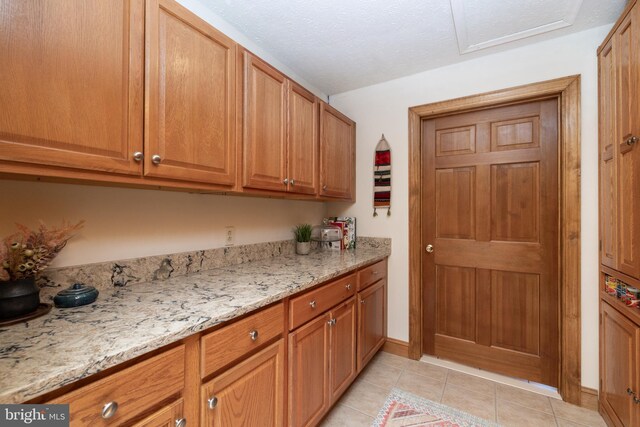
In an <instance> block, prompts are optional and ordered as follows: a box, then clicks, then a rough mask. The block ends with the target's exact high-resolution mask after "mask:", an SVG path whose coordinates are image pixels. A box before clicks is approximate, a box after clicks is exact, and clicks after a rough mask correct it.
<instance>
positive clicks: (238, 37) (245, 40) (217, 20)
mask: <svg viewBox="0 0 640 427" xmlns="http://www.w3.org/2000/svg"><path fill="white" fill-rule="evenodd" d="M177 1H178V3H180V4H182V5H183V6H184V7H186V8H187V9H189V10H190V11H192V12H193V13H195V14H196V15H198V16H199V17H200V18H202V19H204V20H205V21H207V22H208V23H209V24H211V25H212V26H213V27H214V28H216V29H217V30H218V31H220V32H222V33H224V34H225V35H227V37H230V38H232V39H233V40H235V41H236V42H237V43H238V44H240V45H242V46H244V47H245V48H246V49H249V50H250V51H251V52H253V53H255V54H256V55H258V56H259V57H260V58H262V59H264V60H265V61H267V62H268V63H269V64H271V65H272V66H274V67H275V68H277V69H278V70H280V71H282V72H283V73H284V74H286V75H287V76H289V77H290V78H292V79H293V80H295V81H296V82H298V83H299V84H301V85H302V86H304V87H305V88H307V89H308V90H310V91H311V92H313V93H314V94H315V95H316V96H317V97H318V98H321V99H323V100H325V101H326V100H327V95H326V94H325V93H324V92H322V91H321V90H320V89H318V88H317V87H315V86H314V85H313V84H311V83H309V82H308V81H306V80H305V79H303V78H302V77H301V76H300V75H298V73H296V72H295V71H293V70H292V69H291V68H289V67H288V66H286V65H284V64H283V63H282V62H280V61H279V60H278V59H277V58H275V57H274V56H273V55H271V54H270V53H269V52H267V51H266V50H264V49H262V48H261V47H259V46H258V45H257V44H256V43H255V42H254V41H253V40H251V39H250V38H249V37H247V36H246V35H244V34H243V33H242V32H240V31H239V30H238V29H237V28H236V27H234V26H233V25H232V24H230V23H229V22H228V21H226V20H225V19H224V18H222V17H221V16H220V15H218V14H217V13H215V12H213V11H212V10H211V9H210V8H208V7H207V6H206V0H177Z"/></svg>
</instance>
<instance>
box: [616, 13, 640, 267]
mask: <svg viewBox="0 0 640 427" xmlns="http://www.w3.org/2000/svg"><path fill="white" fill-rule="evenodd" d="M615 43H616V45H615V49H616V52H615V55H616V58H617V59H616V62H617V66H618V70H619V72H618V91H617V96H618V110H617V111H616V117H617V122H618V134H617V141H616V144H615V148H616V149H617V150H619V153H618V164H617V167H618V170H617V174H618V248H619V252H618V269H619V270H620V271H622V272H624V273H626V274H628V275H630V276H633V277H636V278H640V214H639V212H640V148H639V147H638V145H640V141H638V142H636V143H635V144H632V145H627V144H625V141H627V140H628V139H629V137H631V136H636V137H640V109H639V108H638V107H639V103H640V100H639V99H638V98H639V97H638V92H639V91H640V8H639V7H636V8H634V10H632V11H631V12H630V13H629V15H628V16H627V18H626V19H625V20H624V21H623V23H622V24H621V25H620V28H619V29H618V31H617V32H616V34H615Z"/></svg>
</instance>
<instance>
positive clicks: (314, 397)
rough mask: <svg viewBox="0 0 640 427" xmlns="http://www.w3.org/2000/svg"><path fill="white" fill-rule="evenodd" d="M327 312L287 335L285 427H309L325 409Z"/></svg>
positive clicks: (327, 354) (328, 319) (327, 388)
mask: <svg viewBox="0 0 640 427" xmlns="http://www.w3.org/2000/svg"><path fill="white" fill-rule="evenodd" d="M330 320H331V316H330V313H326V314H325V315H322V316H319V317H317V318H316V319H315V320H312V321H311V322H309V323H307V324H306V325H304V326H301V327H300V328H298V329H297V330H295V331H294V332H291V333H290V334H289V427H294V426H312V425H315V424H317V423H318V421H320V419H322V417H323V415H324V414H325V412H326V411H327V410H328V409H329V406H330V399H329V342H330V338H329V322H330Z"/></svg>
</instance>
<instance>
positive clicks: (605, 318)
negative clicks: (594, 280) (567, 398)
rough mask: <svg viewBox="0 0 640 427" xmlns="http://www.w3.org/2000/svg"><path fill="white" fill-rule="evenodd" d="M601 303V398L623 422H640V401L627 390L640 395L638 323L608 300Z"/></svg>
mask: <svg viewBox="0 0 640 427" xmlns="http://www.w3.org/2000/svg"><path fill="white" fill-rule="evenodd" d="M601 307H602V312H601V315H602V325H601V326H600V333H601V337H600V348H601V362H600V363H601V373H600V376H601V378H600V388H601V390H600V402H601V404H602V405H604V406H605V407H606V411H607V413H609V415H610V416H611V417H612V418H613V419H614V421H615V422H617V423H618V424H619V425H623V426H635V425H638V424H637V423H638V422H640V419H638V405H637V404H635V403H634V402H633V397H632V396H631V395H629V393H628V392H627V390H628V389H630V390H632V391H634V392H635V393H636V394H637V395H638V396H639V397H640V390H638V385H639V384H638V381H637V376H638V372H637V363H638V359H637V353H638V351H639V350H640V348H639V347H638V338H639V337H638V335H639V332H638V327H637V326H635V325H634V324H633V323H631V321H629V320H628V319H627V318H626V317H624V316H622V315H621V314H620V313H618V312H617V311H616V309H614V308H613V307H611V306H609V305H608V304H607V303H604V302H601Z"/></svg>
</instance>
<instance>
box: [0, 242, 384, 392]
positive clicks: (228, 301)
mask: <svg viewBox="0 0 640 427" xmlns="http://www.w3.org/2000/svg"><path fill="white" fill-rule="evenodd" d="M387 256H389V249H388V248H362V249H360V248H358V249H356V250H352V251H345V252H342V253H340V252H329V251H324V252H320V251H318V252H314V253H311V254H310V255H307V256H299V255H282V256H278V257H273V258H269V259H265V260H261V261H252V262H247V263H243V264H238V265H233V266H227V267H221V268H217V269H213V270H209V271H205V272H200V273H197V274H191V275H186V276H181V277H171V278H169V279H167V280H162V281H152V282H149V283H139V284H135V285H132V286H128V287H122V288H114V289H113V290H111V291H109V292H104V291H103V292H102V293H101V294H100V296H99V298H98V300H97V301H96V302H95V303H93V304H91V305H88V306H84V307H79V308H73V309H57V308H54V309H53V310H52V311H51V312H50V313H49V314H47V315H46V316H43V317H40V318H38V319H34V320H32V321H30V322H27V323H23V324H18V325H13V326H7V327H0V403H20V402H24V401H26V400H29V399H32V398H34V397H37V396H39V395H42V394H45V393H48V392H50V391H53V390H55V389H57V388H59V387H61V386H64V385H66V384H69V383H72V382H74V381H78V380H80V379H82V378H85V377H88V376H90V375H92V374H95V373H97V372H100V371H102V370H104V369H107V368H110V367H112V366H115V365H117V364H119V363H122V362H125V361H127V360H130V359H133V358H134V357H137V356H140V355H142V354H144V353H147V352H149V351H152V350H154V349H157V348H159V347H162V346H164V345H167V344H170V343H172V342H175V341H178V340H180V339H182V338H185V337H187V336H189V335H193V334H194V333H197V332H199V331H202V330H204V329H206V328H209V327H211V326H215V325H217V324H220V323H222V322H225V321H228V320H231V319H233V318H235V317H238V316H241V315H243V314H245V313H248V312H250V311H253V310H255V309H257V308H260V307H263V306H266V305H268V304H270V303H272V302H275V301H278V300H280V299H282V298H284V297H287V296H289V295H292V294H295V293H298V292H300V291H302V290H304V289H307V288H309V287H312V286H314V285H317V284H319V283H322V282H324V281H327V280H329V279H331V278H333V277H337V276H339V275H341V274H344V273H347V272H349V271H351V270H354V269H356V268H359V267H362V266H364V265H367V264H370V263H372V262H375V261H378V260H381V259H383V258H385V257H387Z"/></svg>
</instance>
